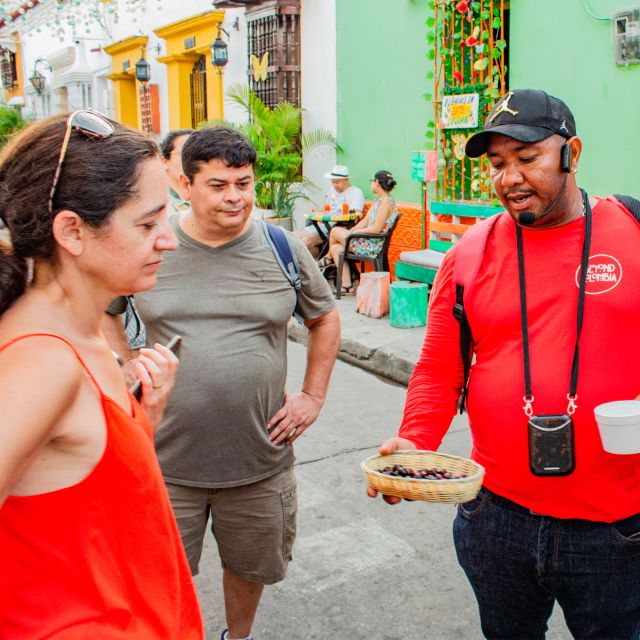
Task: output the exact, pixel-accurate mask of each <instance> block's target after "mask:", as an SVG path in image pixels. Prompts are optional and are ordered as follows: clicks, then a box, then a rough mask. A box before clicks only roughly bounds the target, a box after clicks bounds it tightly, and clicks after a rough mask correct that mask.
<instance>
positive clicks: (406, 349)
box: [289, 296, 425, 386]
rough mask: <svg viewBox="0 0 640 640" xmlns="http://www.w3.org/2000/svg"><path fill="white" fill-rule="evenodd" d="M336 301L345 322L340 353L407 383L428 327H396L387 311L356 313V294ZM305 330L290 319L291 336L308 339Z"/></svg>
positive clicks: (340, 355)
mask: <svg viewBox="0 0 640 640" xmlns="http://www.w3.org/2000/svg"><path fill="white" fill-rule="evenodd" d="M336 302H337V304H338V309H339V311H340V320H341V322H342V339H341V341H340V352H339V355H338V357H339V358H340V359H341V360H344V361H345V362H349V363H351V364H354V365H356V366H358V367H361V368H362V369H365V370H367V371H371V372H372V373H375V374H376V375H379V376H382V377H383V378H387V379H389V380H392V381H393V382H397V383H399V384H402V385H405V386H406V385H407V384H408V383H409V378H410V377H411V373H412V371H413V368H414V367H415V364H416V362H417V361H418V357H419V356H420V350H421V349H422V342H423V340H424V334H425V327H416V328H415V329H396V328H395V327H392V326H391V323H390V321H389V316H388V315H387V316H385V317H384V318H369V317H367V316H363V315H361V314H359V313H356V299H355V296H348V297H344V298H341V299H340V300H337V301H336ZM306 333H307V331H306V329H305V327H304V326H302V325H300V324H298V323H297V322H296V321H295V320H292V321H291V322H290V324H289V337H290V338H291V339H292V340H295V341H296V342H302V343H305V342H306Z"/></svg>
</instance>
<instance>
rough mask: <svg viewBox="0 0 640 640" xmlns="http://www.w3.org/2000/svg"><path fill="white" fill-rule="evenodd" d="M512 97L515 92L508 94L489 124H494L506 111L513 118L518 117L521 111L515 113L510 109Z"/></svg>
mask: <svg viewBox="0 0 640 640" xmlns="http://www.w3.org/2000/svg"><path fill="white" fill-rule="evenodd" d="M512 96H513V91H509V93H507V95H506V96H505V97H504V98H502V101H501V102H500V104H499V105H498V108H497V109H496V111H495V113H494V114H493V115H492V116H491V118H489V122H493V121H494V120H495V119H496V118H497V117H498V116H499V115H500V114H501V113H504V112H505V111H506V112H507V113H510V114H511V115H512V116H517V115H518V114H519V113H520V112H519V111H515V110H514V109H509V100H511V97H512Z"/></svg>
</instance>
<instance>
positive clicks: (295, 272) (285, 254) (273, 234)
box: [260, 220, 304, 324]
mask: <svg viewBox="0 0 640 640" xmlns="http://www.w3.org/2000/svg"><path fill="white" fill-rule="evenodd" d="M260 222H261V224H262V230H263V231H264V235H265V237H266V239H267V242H268V243H269V246H270V247H271V250H272V251H273V255H274V256H275V258H276V261H277V262H278V265H280V269H282V273H283V274H284V276H285V277H286V279H287V280H288V281H289V284H290V285H291V286H292V287H293V288H294V290H295V292H296V300H297V297H298V291H300V289H301V288H302V279H301V277H300V266H299V265H298V261H297V260H296V257H295V255H294V254H293V251H292V249H291V245H290V244H289V238H287V233H286V231H285V230H284V229H282V228H281V227H277V226H276V225H274V224H269V223H267V222H264V221H263V220H261V221H260ZM293 317H294V318H295V319H296V320H297V321H298V322H299V323H300V324H303V323H304V318H302V316H300V315H299V314H298V313H296V311H295V310H294V312H293Z"/></svg>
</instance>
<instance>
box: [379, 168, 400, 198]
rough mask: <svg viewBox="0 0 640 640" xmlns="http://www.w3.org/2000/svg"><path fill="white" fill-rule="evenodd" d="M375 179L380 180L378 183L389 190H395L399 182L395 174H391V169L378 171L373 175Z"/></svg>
mask: <svg viewBox="0 0 640 640" xmlns="http://www.w3.org/2000/svg"><path fill="white" fill-rule="evenodd" d="M373 179H374V180H377V181H378V184H379V185H380V186H381V187H382V188H383V189H384V190H385V191H386V192H387V193H389V192H390V191H393V188H394V187H395V186H396V184H398V183H397V182H396V181H395V180H394V178H393V176H392V175H391V171H386V170H385V169H381V170H380V171H376V174H375V176H373Z"/></svg>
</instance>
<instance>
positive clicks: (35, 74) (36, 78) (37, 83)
mask: <svg viewBox="0 0 640 640" xmlns="http://www.w3.org/2000/svg"><path fill="white" fill-rule="evenodd" d="M40 62H44V64H45V67H46V68H47V69H49V71H51V67H50V66H49V64H48V63H47V61H46V60H45V59H44V58H38V59H37V60H36V61H35V62H34V64H33V71H32V72H31V75H30V76H29V82H30V83H31V86H32V87H33V88H34V89H35V90H36V93H37V94H38V95H42V92H43V91H44V88H45V85H46V84H47V79H46V78H45V77H44V76H43V75H42V73H40V71H38V63H40Z"/></svg>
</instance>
